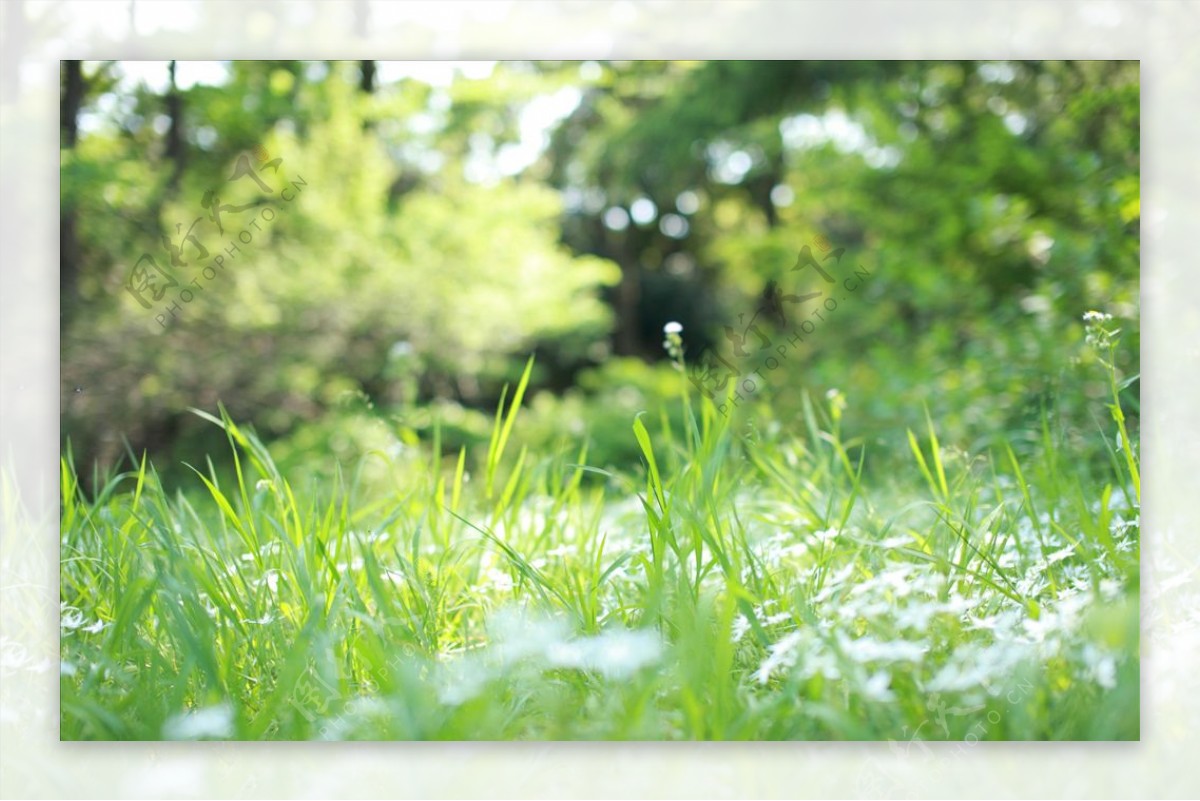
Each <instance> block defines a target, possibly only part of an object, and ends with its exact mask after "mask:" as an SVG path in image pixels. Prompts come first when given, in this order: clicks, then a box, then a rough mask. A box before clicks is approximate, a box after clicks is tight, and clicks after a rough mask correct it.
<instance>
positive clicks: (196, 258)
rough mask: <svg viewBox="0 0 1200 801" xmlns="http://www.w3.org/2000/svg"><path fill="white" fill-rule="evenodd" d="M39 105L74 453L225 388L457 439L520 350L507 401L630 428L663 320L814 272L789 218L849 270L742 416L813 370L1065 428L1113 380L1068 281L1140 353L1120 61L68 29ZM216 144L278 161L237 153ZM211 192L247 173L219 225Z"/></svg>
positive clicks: (118, 450)
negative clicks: (55, 133) (1107, 378)
mask: <svg viewBox="0 0 1200 801" xmlns="http://www.w3.org/2000/svg"><path fill="white" fill-rule="evenodd" d="M61 111H62V142H61V148H62V227H61V235H60V241H61V252H62V258H61V264H60V275H61V285H62V389H63V393H62V398H63V408H62V411H63V437H64V443H65V442H66V441H67V440H69V442H70V446H71V448H72V450H73V452H74V454H75V457H76V460H77V462H78V463H79V464H80V465H81V466H83V465H90V464H92V463H93V462H95V461H98V462H99V463H101V464H111V463H113V462H114V461H115V460H117V459H119V458H120V457H121V455H122V454H123V452H124V449H125V442H126V441H127V442H128V444H129V446H131V448H132V449H133V450H134V452H138V453H140V452H141V451H142V450H143V449H148V450H149V451H150V452H151V455H152V456H166V457H171V458H175V459H187V460H191V461H196V460H198V459H200V455H199V454H200V453H203V452H205V451H207V450H218V451H219V450H220V448H219V446H218V447H213V446H214V443H213V441H212V440H211V439H208V438H210V437H211V436H212V434H213V432H212V431H211V430H210V429H211V426H208V425H207V424H205V423H203V421H200V420H198V419H196V418H194V417H193V416H192V415H190V414H189V413H188V411H187V410H188V408H189V407H201V408H205V409H212V408H213V407H214V406H215V405H216V403H217V401H218V400H219V401H222V402H223V403H224V404H225V405H226V406H228V407H229V409H230V411H231V413H232V414H233V416H234V417H235V418H238V419H243V420H249V421H253V423H254V424H255V426H256V427H257V428H258V429H259V431H260V433H263V434H264V435H265V436H267V437H269V438H271V439H274V440H276V441H277V443H278V447H279V448H280V449H281V451H282V452H284V453H285V454H286V453H289V452H291V453H295V454H296V455H297V459H298V460H299V459H301V457H302V456H303V454H304V453H305V452H310V451H314V450H318V451H320V452H322V453H325V454H328V453H333V454H335V455H338V456H342V457H345V458H347V459H349V458H352V457H353V456H354V455H355V454H359V453H362V452H365V451H367V450H370V449H371V448H380V447H382V448H391V449H393V450H394V449H397V448H401V449H402V448H404V447H410V446H413V445H416V444H418V443H419V442H420V441H422V440H428V439H429V438H430V436H431V431H432V427H433V421H434V420H435V419H437V420H440V421H441V425H442V429H443V432H442V433H443V438H442V444H443V445H444V446H454V445H456V444H460V443H464V442H470V441H471V440H472V438H473V437H475V436H478V435H479V434H480V433H481V432H482V431H484V430H485V429H486V426H487V420H488V416H489V414H490V412H491V410H492V409H493V408H494V406H495V403H496V401H497V400H498V398H499V395H500V390H501V387H502V386H503V384H504V383H505V382H506V381H511V380H512V379H513V377H514V376H515V375H516V374H518V373H519V370H520V368H521V366H522V365H523V364H524V360H525V358H526V357H527V355H528V354H529V353H530V352H534V353H536V354H537V357H538V359H537V372H536V374H535V386H534V391H532V392H531V393H530V395H529V398H530V401H529V403H530V406H531V409H530V413H529V414H528V415H526V416H524V417H523V418H522V420H521V429H520V432H519V434H520V436H522V437H523V438H525V440H526V441H527V442H530V443H535V444H537V443H541V444H548V443H551V442H561V441H564V440H567V441H571V440H578V439H579V438H581V437H587V438H589V439H590V440H591V444H592V450H591V454H592V457H591V459H592V460H594V462H595V463H597V464H604V463H608V462H620V461H623V460H626V459H632V458H636V457H635V453H636V452H635V451H634V450H632V448H633V447H635V446H634V443H632V442H630V437H629V436H628V430H629V428H628V427H629V420H630V418H631V417H632V415H633V414H636V412H637V411H638V410H641V409H653V408H656V406H655V403H656V400H657V398H659V397H663V396H668V395H671V394H675V393H677V392H678V387H679V380H680V379H679V376H678V374H676V373H674V372H673V371H672V370H671V369H670V367H669V366H668V365H666V364H665V363H664V362H663V359H664V357H665V354H663V352H662V346H661V342H662V327H663V325H664V323H666V322H668V321H672V320H674V321H679V322H681V323H682V324H683V326H684V331H683V337H684V342H685V345H686V347H687V353H688V358H689V359H694V358H695V357H696V356H697V355H698V354H699V353H700V352H701V351H702V349H704V348H714V349H715V352H717V353H725V354H726V355H728V353H729V350H730V348H731V342H730V340H729V338H728V336H726V334H725V327H726V326H732V327H737V326H740V325H742V324H744V322H745V319H746V318H750V317H751V315H753V314H754V312H755V310H756V309H757V308H760V306H761V304H762V302H763V299H764V298H765V297H767V295H768V294H769V293H770V291H771V287H772V286H776V287H779V288H781V289H782V291H784V292H785V293H800V292H802V291H805V290H806V289H811V288H812V284H811V281H812V280H813V279H814V277H815V276H814V274H813V271H811V270H809V271H800V272H797V271H794V270H793V269H792V268H793V267H794V266H795V265H796V264H797V258H798V254H799V253H800V252H801V249H802V248H803V247H804V246H806V245H809V246H811V247H812V248H813V250H814V252H815V251H817V249H818V248H817V243H827V244H828V246H829V247H831V248H834V249H844V255H843V256H842V259H841V261H839V262H838V263H837V264H838V266H837V267H836V268H831V269H833V270H834V271H838V272H839V273H840V274H839V280H840V278H841V277H842V276H844V275H846V274H848V272H847V271H848V270H852V269H853V268H854V267H856V266H858V265H861V266H862V267H863V268H865V269H866V270H868V271H869V272H870V278H869V279H868V280H866V281H865V282H864V285H863V287H862V289H861V290H859V291H857V292H856V293H854V294H853V295H851V296H850V297H848V298H846V299H845V300H843V301H842V302H841V304H840V305H839V307H838V309H837V311H836V312H834V313H832V314H830V315H829V317H828V320H827V321H826V323H825V324H824V325H823V326H822V328H821V329H820V330H819V331H818V332H817V333H816V334H814V335H813V336H811V337H808V338H806V340H805V342H803V343H801V344H800V345H797V346H796V348H795V351H794V353H793V355H792V356H791V357H790V358H789V360H788V362H787V366H786V369H782V370H778V371H775V372H772V373H771V377H770V380H769V381H766V382H764V386H762V387H760V394H757V395H756V396H755V399H754V401H753V403H752V404H750V405H749V406H748V409H747V411H746V412H745V413H746V414H748V415H750V416H751V418H753V417H754V416H755V415H759V416H762V417H764V419H765V418H772V419H776V420H778V421H780V422H781V423H783V424H788V421H789V420H792V419H795V416H796V415H798V414H799V410H800V399H801V397H802V393H803V392H804V391H812V392H820V393H824V392H825V391H826V390H828V389H831V388H835V387H836V388H838V389H840V390H841V391H842V393H843V394H844V395H845V396H846V397H847V398H848V400H849V407H848V409H847V412H846V415H847V418H848V419H849V420H850V421H851V422H852V425H853V426H854V428H855V430H857V431H859V432H861V433H862V434H863V436H864V437H865V439H866V441H867V442H868V443H878V444H879V445H881V446H882V449H883V450H885V451H886V450H887V447H888V445H889V444H890V443H894V442H899V441H901V438H902V437H903V431H904V427H905V426H908V425H914V424H915V423H916V422H917V420H919V419H920V418H921V417H922V416H923V411H922V407H923V406H927V407H929V409H930V411H931V413H932V414H934V416H935V418H936V419H938V421H939V425H942V426H945V427H947V429H948V430H947V436H948V440H949V441H956V442H960V443H962V444H963V446H964V447H968V448H972V449H975V448H982V447H986V445H987V444H988V443H989V441H990V438H991V437H992V436H994V435H995V434H996V433H998V432H1001V431H1004V432H1007V434H1008V435H1009V436H1010V437H1013V436H1016V438H1017V439H1020V437H1021V436H1022V432H1027V434H1028V436H1029V437H1030V438H1036V437H1037V436H1040V429H1041V421H1042V418H1043V416H1044V415H1045V416H1047V419H1049V420H1050V421H1052V422H1053V423H1054V426H1055V429H1056V431H1058V432H1059V433H1060V434H1061V435H1062V436H1066V437H1071V438H1074V439H1076V440H1077V441H1078V443H1079V444H1081V445H1083V446H1084V447H1085V451H1086V443H1087V441H1088V440H1089V438H1093V439H1094V438H1095V437H1096V435H1097V427H1096V420H1095V418H1096V414H1097V411H1096V409H1097V408H1098V406H1097V404H1102V399H1103V396H1104V389H1105V386H1104V382H1103V378H1102V375H1101V374H1100V373H1099V372H1098V371H1095V370H1091V369H1089V364H1088V362H1087V356H1086V352H1085V349H1083V348H1081V344H1082V338H1083V332H1082V326H1081V325H1080V315H1082V313H1083V312H1084V311H1087V310H1088V309H1092V308H1096V309H1100V310H1103V311H1106V312H1109V313H1112V314H1114V315H1115V316H1116V317H1117V318H1118V319H1119V321H1120V322H1121V323H1122V327H1123V329H1124V330H1123V336H1124V346H1123V348H1122V351H1121V358H1122V359H1123V361H1122V362H1121V364H1120V366H1121V368H1122V371H1123V373H1124V374H1125V375H1126V376H1128V377H1130V378H1131V379H1132V378H1133V377H1135V376H1136V374H1137V372H1138V361H1137V353H1138V338H1137V316H1138V305H1137V300H1138V295H1137V293H1138V264H1139V236H1138V225H1139V219H1140V212H1139V76H1138V65H1137V64H1136V63H1128V62H936V63H921V62H904V63H888V62H711V63H708V62H636V63H630V62H620V63H603V62H584V63H577V62H504V63H499V64H482V63H472V64H462V65H452V64H449V63H436V64H404V63H386V62H381V63H375V62H324V61H307V62H302V61H282V62H281V61H276V62H269V61H256V62H224V63H186V62H179V63H174V62H172V63H165V62H84V63H79V62H64V65H63V69H62V98H61ZM239 159H246V161H245V162H244V163H245V164H248V165H251V166H252V167H253V168H254V169H255V175H257V176H259V177H260V178H261V180H262V182H263V184H264V185H266V186H267V187H268V188H269V189H270V190H271V191H269V192H267V191H263V190H262V189H261V188H260V187H259V186H256V185H255V184H256V182H252V181H251V180H250V176H249V175H245V176H243V179H242V180H238V181H231V180H230V178H231V176H233V175H235V174H237V173H236V170H237V169H238V165H239V163H242V162H239ZM275 160H278V161H277V162H275ZM272 162H275V163H272ZM296 179H300V181H302V182H303V183H302V184H300V185H299V186H298V187H297V188H296V189H295V191H294V194H293V199H292V200H290V201H285V200H283V199H282V197H281V189H282V188H283V187H286V186H289V185H291V184H290V183H289V182H295V181H296ZM209 192H213V193H214V194H216V195H218V196H219V197H220V200H219V202H220V203H226V204H231V205H233V206H234V207H244V208H245V210H244V211H241V212H229V213H227V214H223V215H222V216H223V218H224V220H225V223H224V225H225V230H224V231H223V232H220V231H218V229H217V226H216V224H215V222H214V221H213V219H212V218H211V216H210V208H208V207H207V206H206V193H209ZM209 197H210V198H211V196H209ZM264 209H269V210H271V211H272V212H274V214H275V217H274V219H273V221H272V222H271V223H270V224H269V225H268V224H266V223H265V222H264V223H262V224H261V228H262V230H255V231H252V234H253V241H252V242H251V243H250V244H243V245H242V246H241V250H240V251H238V252H236V253H235V254H234V255H233V256H232V257H229V256H227V257H226V258H227V259H229V262H228V267H227V268H224V269H222V270H216V271H215V277H214V278H212V279H211V280H209V279H207V278H205V277H204V268H205V265H209V264H211V263H212V260H213V257H214V256H215V255H217V254H220V253H222V252H224V251H225V250H226V249H227V248H229V247H230V244H231V242H232V241H233V238H234V237H236V236H237V234H238V232H240V231H242V230H243V229H244V228H245V227H246V225H247V224H248V222H249V220H251V219H255V218H259V215H262V214H263V210H264ZM193 221H196V222H193ZM189 225H191V226H193V228H192V230H194V231H195V232H197V233H196V237H197V239H196V241H198V242H199V243H200V247H197V246H196V242H195V241H191V242H189V241H188V240H187V239H186V238H185V237H186V232H187V231H188V230H189ZM166 243H171V244H166ZM172 246H174V247H177V248H178V252H177V253H176V252H174V251H173V250H172V249H171V248H172ZM201 251H207V257H204V256H202V255H201ZM143 254H147V255H149V256H151V257H152V258H153V259H154V261H155V264H156V265H157V267H160V268H162V270H163V274H164V275H168V276H172V277H174V278H175V279H176V280H177V283H178V286H176V287H174V288H172V289H170V290H168V291H167V292H166V293H165V295H164V297H163V299H162V300H161V302H160V301H157V300H156V301H154V302H153V303H152V304H151V306H152V308H149V309H147V308H145V307H143V306H142V305H141V304H140V303H139V302H138V300H137V299H136V298H135V297H133V293H131V292H129V291H127V290H126V285H127V283H128V282H129V279H130V274H131V270H133V269H134V268H135V267H136V266H137V264H138V262H139V259H140V258H141V257H142V255H143ZM176 261H178V262H179V263H175V262H176ZM143 264H144V263H143ZM827 264H830V265H832V264H833V262H828V263H827ZM194 279H197V280H198V286H197V285H192V284H190V282H192V281H193V280H194ZM165 280H166V279H165V278H164V279H163V281H165ZM187 286H192V290H193V293H194V298H193V299H192V300H191V301H190V302H187V303H183V302H180V303H179V310H178V312H177V314H176V315H175V316H174V317H172V316H171V315H170V314H167V315H166V317H167V319H166V320H165V324H163V322H164V321H162V320H158V319H156V318H157V317H159V316H161V315H163V314H164V312H165V310H166V309H167V308H168V307H169V306H170V305H171V303H172V301H174V300H175V299H176V296H177V294H178V293H179V292H180V291H181V289H182V288H185V287H187ZM200 287H202V289H201V288H200ZM793 316H794V315H793ZM739 318H741V322H739ZM796 319H798V318H796ZM757 322H758V323H759V325H760V327H761V328H762V329H763V331H764V333H765V335H766V336H767V337H769V338H771V339H774V338H775V337H786V336H787V334H786V328H787V325H786V324H785V323H786V321H780V320H778V319H772V318H770V317H767V316H764V317H760V318H759V319H758V320H757ZM794 322H795V319H793V320H792V323H793V324H794ZM780 341H785V339H780ZM1127 403H1128V406H1129V408H1128V409H1127V412H1129V413H1133V414H1136V411H1137V384H1136V382H1135V381H1131V382H1130V384H1129V386H1128V388H1127ZM1100 408H1102V406H1101V407H1100ZM656 413H657V412H656ZM848 424H849V423H848ZM217 433H219V432H217ZM1094 450H1095V451H1096V453H1097V454H1099V449H1098V448H1097V449H1094ZM84 472H87V471H86V469H85V470H84Z"/></svg>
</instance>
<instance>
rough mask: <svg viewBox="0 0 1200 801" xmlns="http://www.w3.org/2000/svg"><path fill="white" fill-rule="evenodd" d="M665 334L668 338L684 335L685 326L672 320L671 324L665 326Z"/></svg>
mask: <svg viewBox="0 0 1200 801" xmlns="http://www.w3.org/2000/svg"><path fill="white" fill-rule="evenodd" d="M663 333H664V334H666V335H667V336H670V335H671V334H682V333H683V325H681V324H680V323H677V322H675V321H674V320H672V321H671V322H669V323H667V324H666V325H664V326H663Z"/></svg>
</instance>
